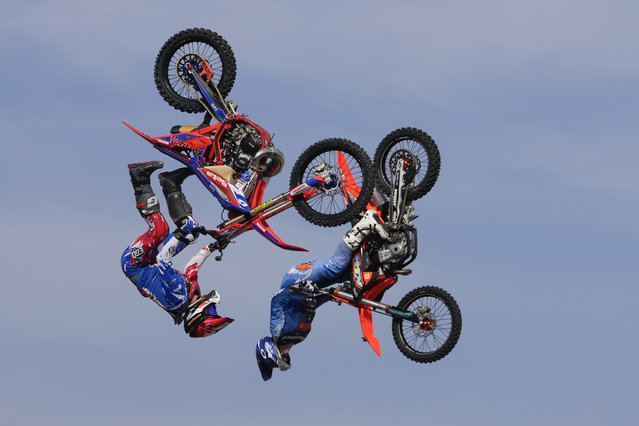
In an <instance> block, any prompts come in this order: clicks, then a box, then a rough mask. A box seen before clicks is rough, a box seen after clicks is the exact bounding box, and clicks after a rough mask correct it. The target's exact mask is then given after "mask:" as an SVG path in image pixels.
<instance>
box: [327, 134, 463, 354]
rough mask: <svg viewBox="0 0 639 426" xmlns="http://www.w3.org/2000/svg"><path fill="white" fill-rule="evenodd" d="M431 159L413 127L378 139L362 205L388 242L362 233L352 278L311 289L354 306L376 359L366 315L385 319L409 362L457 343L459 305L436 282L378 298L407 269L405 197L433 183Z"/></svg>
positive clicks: (409, 219) (410, 243)
mask: <svg viewBox="0 0 639 426" xmlns="http://www.w3.org/2000/svg"><path fill="white" fill-rule="evenodd" d="M439 161H440V160H439V151H438V149H437V146H436V145H435V142H434V141H433V140H432V139H431V138H430V137H429V136H428V135H427V134H426V133H425V132H423V131H421V130H418V129H414V128H403V129H398V130H396V131H394V132H392V133H390V134H389V135H388V136H387V137H386V138H384V140H383V141H382V143H381V144H380V145H379V147H378V149H377V151H376V153H375V157H374V164H375V168H376V172H377V175H378V178H379V181H380V185H379V187H380V189H381V193H380V192H377V191H376V192H375V194H374V196H373V200H372V201H371V203H370V204H369V205H368V208H374V209H376V210H377V211H378V213H379V215H380V217H381V218H382V219H383V220H384V221H385V228H386V230H387V231H388V233H389V235H390V240H384V239H382V238H381V237H379V236H374V235H373V236H371V237H369V239H368V240H367V241H365V242H364V244H363V245H362V247H361V248H360V250H359V251H358V252H357V253H356V254H355V255H354V256H353V259H352V265H351V266H352V267H351V270H352V275H351V276H350V277H349V280H348V281H347V282H346V283H343V284H341V285H338V286H334V287H329V288H324V289H319V288H316V290H315V291H316V293H321V294H323V295H324V296H323V297H329V300H331V301H333V302H336V303H338V304H339V305H341V304H347V305H350V306H352V307H355V308H357V310H358V314H359V319H360V324H361V328H362V333H363V339H364V340H365V341H366V342H368V343H369V345H370V346H371V348H372V349H373V351H374V352H375V353H376V354H377V355H378V356H381V350H380V344H379V340H378V339H377V338H376V337H375V333H374V329H373V321H372V313H373V312H375V313H380V314H384V315H387V316H390V317H391V318H392V334H393V339H394V341H395V345H396V346H397V348H398V349H399V350H400V352H401V353H402V354H403V355H404V356H406V357H407V358H409V359H411V360H413V361H415V362H420V363H430V362H435V361H437V360H440V359H442V358H443V357H445V356H446V355H448V354H449V353H450V351H451V350H452V349H453V348H454V347H455V345H456V344H457V341H458V340H459V336H460V333H461V328H462V317H461V311H460V309H459V305H458V304H457V302H456V301H455V299H454V298H453V296H451V295H450V293H448V292H447V291H445V290H443V289H441V288H439V287H435V286H422V287H418V288H416V289H413V290H411V291H409V292H408V293H407V294H406V295H405V296H404V297H403V298H402V299H401V300H400V302H399V303H398V304H397V306H391V305H388V304H385V303H383V302H382V297H383V296H384V294H385V293H386V291H387V290H388V289H389V288H391V287H392V286H393V285H395V284H396V283H397V281H398V277H399V276H406V275H410V274H411V272H412V271H411V270H410V269H407V268H406V267H407V266H408V265H409V264H410V263H412V262H413V261H414V260H415V258H416V256H417V230H416V228H415V227H414V226H413V220H414V219H415V218H416V217H417V216H416V214H415V208H414V207H413V205H412V202H413V201H414V200H417V199H419V198H421V197H423V196H424V195H425V194H426V193H428V191H430V189H431V188H432V186H433V185H434V183H435V181H436V180H437V176H438V174H439ZM382 193H383V194H382ZM385 195H387V196H388V200H387V199H386V197H385ZM354 221H355V220H354Z"/></svg>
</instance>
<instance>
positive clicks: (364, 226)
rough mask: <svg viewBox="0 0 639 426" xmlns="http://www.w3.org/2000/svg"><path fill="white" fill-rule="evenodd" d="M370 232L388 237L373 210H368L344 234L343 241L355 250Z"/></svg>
mask: <svg viewBox="0 0 639 426" xmlns="http://www.w3.org/2000/svg"><path fill="white" fill-rule="evenodd" d="M372 233H376V234H377V235H379V236H380V237H382V238H383V239H385V240H387V239H389V238H390V236H389V235H388V232H386V229H384V224H383V223H382V221H381V219H380V218H379V215H378V214H377V212H376V211H375V210H368V211H366V213H365V214H364V217H362V218H361V219H360V221H359V222H357V223H356V224H355V225H354V226H353V228H351V230H350V231H348V232H347V233H346V235H344V243H346V245H347V246H348V248H349V249H351V251H357V250H358V249H359V248H360V247H361V246H362V243H363V242H364V240H365V239H366V237H368V236H369V235H370V234H372Z"/></svg>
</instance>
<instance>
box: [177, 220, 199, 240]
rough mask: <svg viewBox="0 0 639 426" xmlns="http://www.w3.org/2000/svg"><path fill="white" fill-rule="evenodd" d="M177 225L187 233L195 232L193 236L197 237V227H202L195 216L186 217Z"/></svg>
mask: <svg viewBox="0 0 639 426" xmlns="http://www.w3.org/2000/svg"><path fill="white" fill-rule="evenodd" d="M177 225H178V227H179V228H180V231H182V232H183V233H184V234H185V235H186V234H190V233H193V236H194V237H197V235H195V234H196V233H197V229H198V228H200V224H199V223H197V220H195V219H194V218H193V216H187V217H185V218H184V219H182V220H180V223H178V224H177Z"/></svg>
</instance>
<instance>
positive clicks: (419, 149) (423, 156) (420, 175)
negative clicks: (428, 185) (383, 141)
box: [379, 138, 429, 187]
mask: <svg viewBox="0 0 639 426" xmlns="http://www.w3.org/2000/svg"><path fill="white" fill-rule="evenodd" d="M399 151H409V152H410V153H412V154H413V156H414V157H415V161H416V164H415V168H416V172H417V173H416V174H415V181H414V186H418V185H419V184H420V183H421V182H422V181H423V180H424V179H425V178H426V174H427V173H428V164H429V157H428V152H427V151H426V148H424V146H423V145H422V144H421V143H420V142H419V141H416V140H414V139H410V138H405V139H401V140H399V141H398V142H396V143H394V144H392V145H391V146H389V147H388V148H387V149H386V150H385V151H384V155H383V156H382V159H383V162H382V163H380V165H379V167H380V173H379V174H380V176H382V178H383V179H384V183H385V184H386V185H388V186H389V187H390V180H391V179H390V176H389V175H388V174H386V172H387V171H392V170H394V169H395V165H394V164H393V161H392V160H393V158H395V157H396V155H395V154H398V153H399Z"/></svg>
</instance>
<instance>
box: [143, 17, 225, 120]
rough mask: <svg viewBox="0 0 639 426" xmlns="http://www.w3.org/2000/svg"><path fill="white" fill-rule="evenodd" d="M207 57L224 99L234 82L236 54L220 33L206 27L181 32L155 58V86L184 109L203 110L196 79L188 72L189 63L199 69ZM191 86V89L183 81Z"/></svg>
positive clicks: (165, 44)
mask: <svg viewBox="0 0 639 426" xmlns="http://www.w3.org/2000/svg"><path fill="white" fill-rule="evenodd" d="M202 59H204V60H205V61H206V62H207V63H208V64H209V66H210V67H211V69H212V71H213V81H214V82H215V84H216V85H217V87H218V89H219V90H220V93H221V95H222V97H223V98H226V96H228V94H229V92H230V91H231V88H232V87H233V83H234V82H235V73H236V64H235V55H234V54H233V50H231V46H230V45H229V44H228V43H227V42H226V40H224V39H223V38H222V36H220V35H219V34H217V33H215V32H213V31H211V30H207V29H204V28H190V29H188V30H184V31H180V32H179V33H177V34H176V35H174V36H173V37H171V38H170V39H169V40H167V42H166V43H164V46H162V48H161V49H160V52H159V53H158V56H157V58H156V59H155V68H154V76H155V86H156V87H157V89H158V91H159V92H160V95H162V97H163V98H164V100H165V101H167V102H168V103H169V105H171V106H172V107H174V108H175V109H178V110H180V111H184V112H204V111H205V109H204V106H203V105H202V104H201V103H200V102H199V101H198V96H199V91H198V90H197V88H196V86H195V81H194V80H193V78H192V77H191V76H190V74H189V73H187V72H186V69H185V66H186V65H187V64H194V65H195V68H196V69H197V68H200V64H201V62H202ZM182 81H184V82H186V83H187V84H189V85H190V86H191V90H192V91H193V92H194V93H195V94H197V95H198V96H195V95H194V94H193V93H192V92H191V90H189V89H188V88H187V87H186V86H185V85H184V83H183V82H182Z"/></svg>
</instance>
